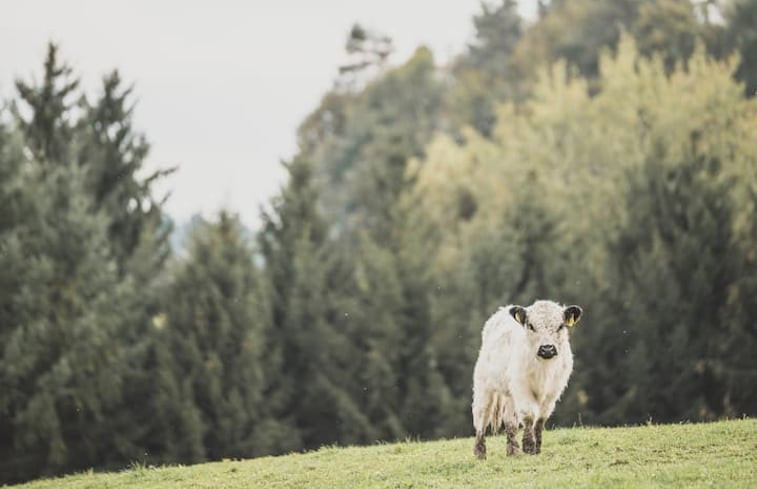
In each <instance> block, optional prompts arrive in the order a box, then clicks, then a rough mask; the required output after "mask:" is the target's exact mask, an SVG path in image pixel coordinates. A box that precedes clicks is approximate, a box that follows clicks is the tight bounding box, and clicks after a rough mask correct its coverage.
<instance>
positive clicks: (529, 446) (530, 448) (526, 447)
mask: <svg viewBox="0 0 757 489" xmlns="http://www.w3.org/2000/svg"><path fill="white" fill-rule="evenodd" d="M523 453H527V454H529V455H536V453H537V452H536V444H535V443H534V442H533V441H530V440H523Z"/></svg>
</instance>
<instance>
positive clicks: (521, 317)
mask: <svg viewBox="0 0 757 489" xmlns="http://www.w3.org/2000/svg"><path fill="white" fill-rule="evenodd" d="M510 315H511V316H512V317H513V319H515V320H516V321H518V323H519V324H521V325H525V324H526V310H525V309H524V308H522V307H521V306H510Z"/></svg>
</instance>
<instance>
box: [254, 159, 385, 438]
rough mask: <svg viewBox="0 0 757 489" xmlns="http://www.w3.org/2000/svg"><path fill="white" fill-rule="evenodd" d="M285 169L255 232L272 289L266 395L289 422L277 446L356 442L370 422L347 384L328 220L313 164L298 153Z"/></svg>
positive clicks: (348, 359) (346, 349) (347, 356)
mask: <svg viewBox="0 0 757 489" xmlns="http://www.w3.org/2000/svg"><path fill="white" fill-rule="evenodd" d="M287 169H288V171H289V178H290V180H289V183H288V185H287V186H286V187H285V188H284V189H283V190H282V192H281V195H280V196H279V197H278V198H276V199H275V200H274V202H273V206H272V209H271V210H269V211H267V212H265V213H264V215H263V222H264V225H263V229H262V230H261V232H260V234H259V236H258V239H259V243H260V252H261V255H262V258H263V260H264V262H265V272H266V276H267V280H268V283H269V287H270V291H271V294H272V296H271V300H272V302H271V314H272V329H271V333H270V340H269V345H268V351H269V353H268V358H267V360H266V362H265V363H266V367H267V372H268V373H269V375H270V376H269V378H268V379H267V384H268V389H267V392H266V393H265V396H266V398H267V400H268V402H269V403H270V405H271V406H273V409H274V413H275V415H276V417H277V419H279V420H280V421H282V422H283V423H285V424H286V426H287V428H288V430H285V431H284V432H283V433H282V434H281V437H282V441H281V444H280V450H292V449H301V448H312V447H316V446H319V445H322V444H325V443H335V442H339V443H350V442H355V441H356V440H360V439H363V438H364V435H363V434H362V433H363V432H365V431H366V430H369V429H370V427H369V426H368V423H367V420H366V419H365V418H364V415H363V413H361V412H360V411H359V410H358V409H357V407H356V405H355V402H354V400H353V399H352V398H351V396H350V395H349V388H348V387H347V386H348V385H349V383H350V377H349V371H350V369H351V368H352V367H353V365H354V361H355V358H354V356H353V355H352V354H351V353H352V345H351V343H350V341H349V338H348V337H347V336H346V335H345V334H344V332H343V331H340V330H338V329H337V328H336V327H335V324H334V322H333V321H332V320H331V319H333V317H334V316H335V314H336V312H335V311H334V310H333V306H332V303H333V302H332V300H331V299H330V298H329V297H328V295H327V287H326V284H327V280H328V278H329V275H330V272H329V269H328V264H329V263H330V261H331V260H330V255H329V249H330V248H329V240H328V237H327V226H326V223H325V222H324V221H323V220H322V218H321V217H320V213H319V211H318V201H317V198H318V193H317V190H316V188H315V185H314V181H313V173H312V171H313V170H312V166H311V164H310V163H309V162H307V161H305V160H302V159H298V158H295V159H294V160H293V161H292V162H291V163H288V164H287Z"/></svg>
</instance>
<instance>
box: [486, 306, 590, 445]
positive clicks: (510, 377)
mask: <svg viewBox="0 0 757 489" xmlns="http://www.w3.org/2000/svg"><path fill="white" fill-rule="evenodd" d="M580 315H581V308H580V307H578V306H570V307H567V308H566V307H564V306H561V305H559V304H557V303H555V302H552V301H536V302H534V303H533V304H532V305H531V306H529V307H528V308H523V307H520V306H513V305H510V306H507V307H503V308H500V309H499V310H498V311H497V312H496V313H494V315H493V316H492V317H490V318H489V320H488V321H486V324H485V325H484V329H483V331H482V333H481V340H482V341H481V350H480V352H479V355H478V360H477V361H476V368H475V370H474V373H473V406H472V411H473V426H474V427H475V429H476V446H475V450H474V452H475V454H476V456H478V457H479V458H485V457H486V445H485V440H484V437H485V434H486V430H487V428H490V429H491V431H492V433H496V432H497V431H498V430H499V429H500V427H501V426H502V425H504V426H505V430H506V432H507V436H508V449H507V452H508V454H509V455H513V454H515V453H517V452H518V442H517V440H516V439H515V437H516V435H517V431H518V426H519V425H523V427H524V434H523V451H524V452H526V453H533V454H535V453H539V452H540V450H541V430H542V428H543V426H544V422H545V421H546V420H547V418H549V416H550V415H551V414H552V411H554V409H555V403H556V402H557V400H558V399H559V397H560V395H561V394H562V392H563V390H564V389H565V386H566V385H567V384H568V378H569V377H570V374H571V372H572V370H573V353H572V352H571V349H570V341H569V333H568V330H569V329H570V327H571V326H573V325H574V324H575V323H576V322H577V321H578V319H579V317H580ZM519 321H520V322H519ZM550 355H551V357H550ZM548 357H549V358H548Z"/></svg>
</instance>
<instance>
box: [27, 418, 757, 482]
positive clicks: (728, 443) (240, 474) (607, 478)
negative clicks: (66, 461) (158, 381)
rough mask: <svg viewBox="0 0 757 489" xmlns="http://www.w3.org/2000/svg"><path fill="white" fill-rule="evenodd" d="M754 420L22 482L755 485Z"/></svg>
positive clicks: (410, 445)
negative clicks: (482, 457)
mask: <svg viewBox="0 0 757 489" xmlns="http://www.w3.org/2000/svg"><path fill="white" fill-rule="evenodd" d="M755 433H757V420H738V421H724V422H718V423H709V424H685V425H668V426H643V427H635V428H612V429H608V428H572V429H559V430H550V431H547V432H545V437H544V448H543V453H542V454H541V455H539V456H536V457H533V456H526V455H521V456H519V457H516V458H507V457H505V441H506V440H505V439H504V437H502V436H499V437H494V438H492V439H491V442H490V449H489V459H488V460H486V461H483V462H481V461H478V460H476V459H474V458H473V454H472V451H471V449H472V446H473V440H472V438H463V439H456V440H449V441H437V442H427V443H419V442H406V443H398V444H394V445H378V446H372V447H364V448H323V449H321V450H318V451H316V452H312V453H307V454H300V455H288V456H283V457H265V458H259V459H254V460H246V461H223V462H217V463H208V464H202V465H195V466H191V467H164V468H152V467H144V466H140V465H135V466H134V467H133V468H131V469H129V470H126V471H123V472H119V473H113V474H96V473H91V472H90V473H85V474H80V475H75V476H70V477H65V478H61V479H50V480H44V481H38V482H32V483H29V484H25V485H23V486H19V487H23V488H25V489H48V488H49V489H52V488H55V489H85V488H98V489H100V488H102V489H107V488H113V489H116V488H118V489H125V488H135V489H136V488H140V489H158V488H161V489H168V488H198V489H199V488H208V489H210V488H228V489H235V488H240V489H241V488H245V489H247V488H255V487H260V488H266V489H269V488H279V487H280V488H295V487H302V488H305V487H307V488H313V489H318V488H329V489H331V488H342V487H343V488H349V489H358V488H410V487H412V488H425V487H429V488H430V487H436V488H444V487H466V488H478V487H481V488H500V487H509V488H519V487H529V488H531V487H544V488H550V489H552V488H555V487H571V488H580V487H592V488H593V487H613V488H617V487H620V488H637V487H681V488H686V489H692V488H697V487H717V488H727V487H743V488H747V487H756V486H757V435H755Z"/></svg>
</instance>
